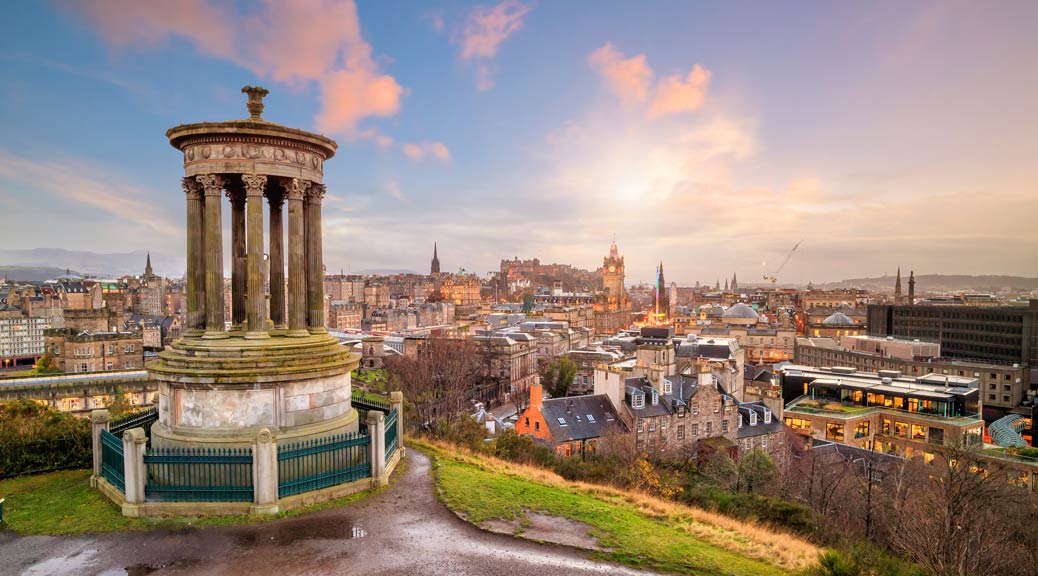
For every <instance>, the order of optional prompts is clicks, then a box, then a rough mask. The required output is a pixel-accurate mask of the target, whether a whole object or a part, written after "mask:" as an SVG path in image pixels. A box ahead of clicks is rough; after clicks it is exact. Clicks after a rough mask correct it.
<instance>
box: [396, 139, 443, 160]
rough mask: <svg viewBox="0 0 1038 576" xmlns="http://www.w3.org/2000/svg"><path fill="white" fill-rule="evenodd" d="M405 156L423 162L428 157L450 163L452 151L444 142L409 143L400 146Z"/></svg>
mask: <svg viewBox="0 0 1038 576" xmlns="http://www.w3.org/2000/svg"><path fill="white" fill-rule="evenodd" d="M400 149H401V150H403V151H404V155H406V156H407V157H408V158H410V159H412V160H421V159H422V158H425V157H426V156H431V157H433V158H437V159H439V160H442V161H444V162H450V159H451V151H450V149H448V148H447V145H446V144H444V143H442V142H418V143H414V142H407V143H404V144H402V145H401V146H400Z"/></svg>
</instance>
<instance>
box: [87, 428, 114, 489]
mask: <svg viewBox="0 0 1038 576" xmlns="http://www.w3.org/2000/svg"><path fill="white" fill-rule="evenodd" d="M111 421H112V416H111V414H109V413H108V410H94V411H92V412H90V437H91V439H92V441H93V442H92V444H91V446H92V448H93V452H94V454H93V456H94V474H93V475H92V476H91V477H90V487H91V488H96V487H97V479H98V478H100V477H101V431H102V430H108V423H109V422H111Z"/></svg>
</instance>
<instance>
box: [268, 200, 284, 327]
mask: <svg viewBox="0 0 1038 576" xmlns="http://www.w3.org/2000/svg"><path fill="white" fill-rule="evenodd" d="M267 201H268V205H269V207H270V250H269V254H270V319H271V320H272V321H273V322H274V328H275V329H277V330H284V329H285V327H286V326H285V237H284V225H283V224H282V213H283V212H284V210H283V207H284V205H285V195H284V194H283V193H282V191H281V190H279V189H277V188H270V189H269V190H268V191H267Z"/></svg>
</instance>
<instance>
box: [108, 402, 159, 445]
mask: <svg viewBox="0 0 1038 576" xmlns="http://www.w3.org/2000/svg"><path fill="white" fill-rule="evenodd" d="M158 419H159V409H158V408H157V407H156V408H150V409H148V410H145V411H143V412H136V413H134V414H130V415H129V416H126V417H125V418H120V419H118V420H112V422H111V424H109V425H108V429H109V430H110V431H111V432H112V434H115V435H116V436H121V435H122V433H123V432H125V431H127V430H129V429H131V428H138V427H140V428H144V434H145V435H146V436H147V437H148V438H151V425H152V424H154V423H155V421H156V420H158Z"/></svg>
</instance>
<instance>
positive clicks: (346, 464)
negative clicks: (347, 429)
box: [278, 434, 371, 498]
mask: <svg viewBox="0 0 1038 576" xmlns="http://www.w3.org/2000/svg"><path fill="white" fill-rule="evenodd" d="M370 445H371V437H370V436H368V435H366V434H341V435H337V436H329V437H328V438H322V439H320V440H306V441H302V442H294V443H291V444H285V445H284V446H279V447H278V498H284V497H285V496H291V495H293V494H301V493H303V492H309V491H311V490H320V489H321V488H327V487H329V486H335V485H337V484H344V483H346V482H353V481H354V480H360V479H361V478H369V477H371V452H370Z"/></svg>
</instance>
